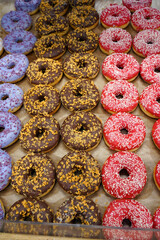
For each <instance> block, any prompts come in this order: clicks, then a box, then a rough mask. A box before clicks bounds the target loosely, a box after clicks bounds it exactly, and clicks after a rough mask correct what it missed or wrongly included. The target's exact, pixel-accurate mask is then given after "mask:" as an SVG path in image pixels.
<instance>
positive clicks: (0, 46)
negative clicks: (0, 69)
mask: <svg viewBox="0 0 160 240" xmlns="http://www.w3.org/2000/svg"><path fill="white" fill-rule="evenodd" d="M2 53H3V40H2V38H0V56H1V55H2Z"/></svg>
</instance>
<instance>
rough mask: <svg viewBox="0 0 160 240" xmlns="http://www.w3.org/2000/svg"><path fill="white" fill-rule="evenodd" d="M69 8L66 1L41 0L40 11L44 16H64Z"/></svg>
mask: <svg viewBox="0 0 160 240" xmlns="http://www.w3.org/2000/svg"><path fill="white" fill-rule="evenodd" d="M68 7H69V2H68V0H41V4H40V11H41V13H44V14H58V15H60V16H62V15H65V14H66V12H67V10H68Z"/></svg>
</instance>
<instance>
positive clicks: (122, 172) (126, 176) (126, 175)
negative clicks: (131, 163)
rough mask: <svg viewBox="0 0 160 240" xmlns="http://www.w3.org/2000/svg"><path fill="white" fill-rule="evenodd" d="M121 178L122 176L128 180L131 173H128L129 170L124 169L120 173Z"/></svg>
mask: <svg viewBox="0 0 160 240" xmlns="http://www.w3.org/2000/svg"><path fill="white" fill-rule="evenodd" d="M119 176H120V177H121V178H128V177H129V172H128V171H127V169H125V168H122V169H121V170H120V171H119Z"/></svg>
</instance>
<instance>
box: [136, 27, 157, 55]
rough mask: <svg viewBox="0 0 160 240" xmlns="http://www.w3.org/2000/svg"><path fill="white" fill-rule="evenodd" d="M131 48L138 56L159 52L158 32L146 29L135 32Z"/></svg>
mask: <svg viewBox="0 0 160 240" xmlns="http://www.w3.org/2000/svg"><path fill="white" fill-rule="evenodd" d="M132 49H133V51H134V52H135V53H136V54H137V55H139V56H140V57H147V56H149V55H152V54H160V32H159V31H158V30H155V29H147V30H143V31H141V32H139V33H137V35H136V36H135V37H134V38H133V44H132Z"/></svg>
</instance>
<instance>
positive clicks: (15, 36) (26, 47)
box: [3, 29, 37, 55]
mask: <svg viewBox="0 0 160 240" xmlns="http://www.w3.org/2000/svg"><path fill="white" fill-rule="evenodd" d="M36 40H37V39H36V37H35V36H34V35H33V33H31V32H28V31H26V30H22V29H19V30H13V31H12V32H11V33H9V34H8V35H6V37H5V38H4V39H3V45H4V49H5V51H6V52H7V53H23V54H25V55H27V54H29V53H30V52H31V51H32V49H33V47H34V44H35V42H36Z"/></svg>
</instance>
